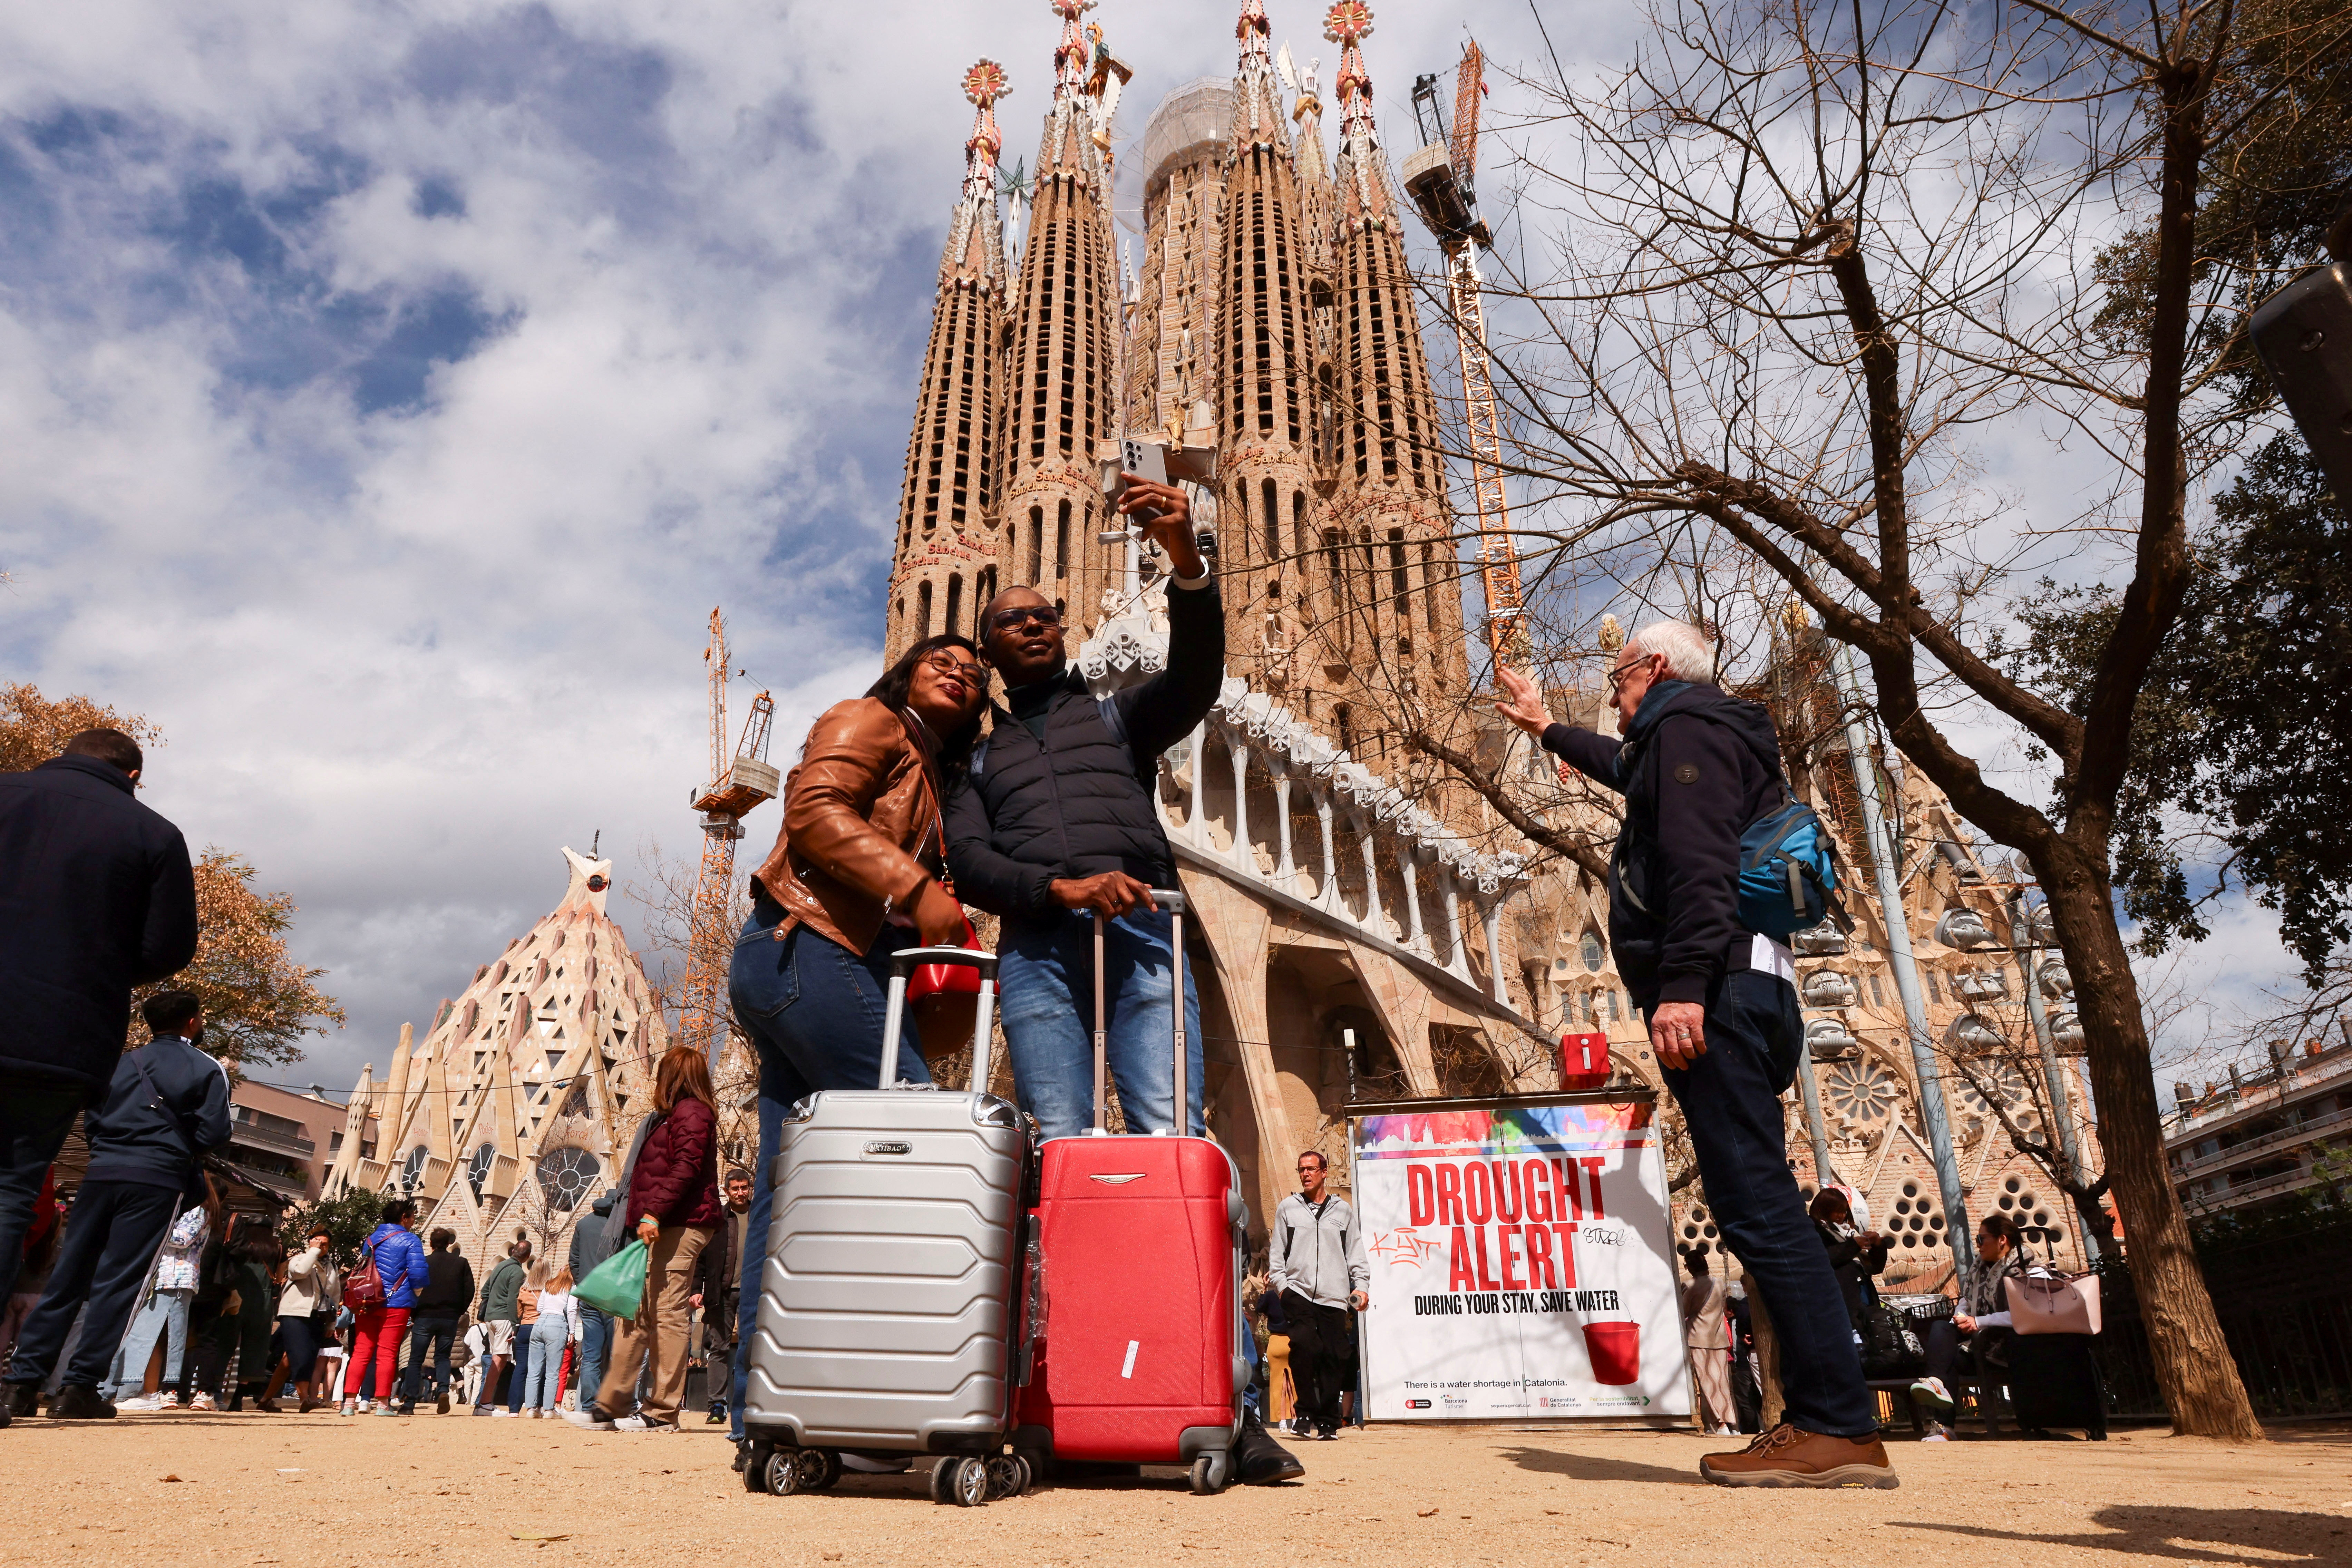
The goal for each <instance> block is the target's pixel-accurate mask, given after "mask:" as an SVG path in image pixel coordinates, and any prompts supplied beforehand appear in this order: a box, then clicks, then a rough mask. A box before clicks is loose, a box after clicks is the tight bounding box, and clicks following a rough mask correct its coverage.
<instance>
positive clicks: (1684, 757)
mask: <svg viewBox="0 0 2352 1568" xmlns="http://www.w3.org/2000/svg"><path fill="white" fill-rule="evenodd" d="M1497 673H1498V675H1499V676H1500V677H1501V679H1502V683H1503V688H1504V690H1505V691H1506V692H1507V695H1508V697H1509V700H1508V701H1505V702H1498V703H1496V708H1497V709H1498V710H1500V711H1501V713H1502V714H1503V716H1504V717H1505V718H1507V719H1508V720H1510V721H1511V722H1513V723H1514V724H1517V726H1518V727H1519V728H1520V729H1522V730H1525V731H1527V732H1528V734H1530V735H1534V736H1536V737H1537V738H1538V740H1539V741H1540V742H1541V743H1542V745H1543V747H1544V749H1545V750H1546V751H1548V752H1553V753H1555V754H1556V755H1558V756H1559V757H1562V758H1564V759H1566V760H1567V762H1569V763H1570V764H1571V765H1573V766H1574V767H1575V768H1576V769H1578V771H1580V772H1581V773H1583V774H1584V775H1585V776H1586V777H1588V778H1590V779H1591V780H1592V781H1593V782H1594V783H1596V784H1603V785H1605V786H1607V787H1608V788H1610V789H1612V790H1615V791H1617V792H1618V793H1619V794H1621V795H1623V796H1624V797H1625V821H1624V826H1623V827H1622V829H1621V830H1620V831H1619V833H1618V837H1617V847H1616V849H1615V852H1614V853H1613V855H1612V858H1611V860H1610V867H1609V937H1610V943H1611V945H1612V947H1613V948H1614V949H1615V951H1616V957H1617V973H1618V974H1619V975H1620V976H1621V977H1622V979H1623V980H1624V982H1625V988H1626V990H1627V991H1629V992H1631V993H1632V994H1633V1002H1634V1005H1636V1006H1638V1007H1640V1008H1641V1009H1642V1011H1643V1016H1645V1017H1647V1018H1648V1020H1649V1025H1650V1042H1651V1046H1652V1047H1653V1049H1654V1051H1655V1053H1656V1056H1657V1059H1658V1065H1659V1066H1660V1067H1661V1068H1664V1078H1665V1080H1666V1085H1667V1087H1668V1088H1669V1089H1672V1090H1673V1091H1674V1095H1675V1102H1676V1103H1677V1104H1679V1105H1680V1106H1681V1107H1682V1109H1683V1115H1684V1118H1685V1121H1687V1123H1688V1125H1689V1128H1690V1138H1691V1147H1692V1149H1693V1151H1694V1152H1696V1155H1697V1156H1698V1168H1699V1178H1700V1180H1701V1181H1703V1182H1704V1183H1705V1184H1706V1202H1707V1208H1708V1211H1709V1213H1710V1214H1711V1215H1712V1217H1713V1218H1714V1220H1715V1222H1716V1224H1717V1225H1718V1226H1721V1227H1722V1231H1723V1238H1724V1243H1725V1245H1726V1246H1727V1247H1728V1248H1729V1249H1730V1250H1731V1251H1732V1252H1733V1253H1734V1254H1736V1255H1737V1256H1738V1258H1739V1261H1740V1263H1741V1265H1742V1266H1743V1267H1744V1268H1746V1269H1747V1272H1748V1288H1749V1289H1750V1290H1751V1291H1752V1292H1754V1293H1755V1294H1756V1295H1757V1296H1759V1297H1760V1298H1761V1299H1762V1300H1763V1302H1764V1304H1765V1306H1766V1308H1767V1310H1769V1312H1770V1314H1771V1319H1772V1329H1773V1332H1774V1335H1775V1336H1776V1337H1777V1338H1778V1340H1779V1342H1780V1375H1781V1381H1782V1384H1783V1385H1784V1388H1785V1391H1786V1395H1787V1398H1786V1404H1787V1410H1786V1413H1785V1419H1784V1420H1783V1421H1782V1423H1781V1424H1780V1426H1776V1427H1775V1428H1773V1429H1772V1430H1771V1431H1769V1432H1767V1433H1765V1434H1764V1435H1763V1436H1759V1437H1758V1438H1757V1439H1756V1441H1755V1442H1753V1443H1751V1444H1749V1445H1748V1447H1747V1448H1746V1449H1745V1450H1744V1451H1742V1452H1738V1453H1724V1454H1709V1455H1707V1456H1706V1457H1705V1458H1702V1459H1701V1460H1700V1462H1699V1473H1700V1475H1702V1476H1704V1477H1705V1478H1706V1479H1708V1480H1710V1481H1713V1482H1716V1483H1717V1484H1718V1485H1722V1486H1812V1487H1837V1486H1864V1487H1892V1486H1894V1485H1895V1484H1896V1481H1895V1471H1894V1468H1893V1467H1892V1466H1890V1465H1889V1464H1888V1463H1887V1461H1886V1450H1885V1447H1884V1446H1883V1445H1881V1443H1880V1442H1879V1438H1878V1413H1877V1409H1876V1406H1875V1404H1874V1401H1873V1400H1872V1398H1871V1396H1870V1391H1869V1388H1868V1387H1867V1385H1866V1384H1864V1381H1863V1373H1862V1358H1861V1355H1860V1353H1859V1352H1857V1350H1856V1349H1855V1346H1854V1342H1853V1330H1852V1328H1851V1326H1850V1325H1849V1324H1848V1322H1847V1320H1846V1312H1845V1303H1844V1300H1843V1296H1842V1295H1841V1294H1840V1290H1839V1287H1838V1281H1837V1276H1836V1275H1835V1274H1834V1273H1832V1271H1831V1269H1830V1264H1829V1257H1828V1255H1827V1254H1826V1253H1825V1252H1823V1251H1822V1245H1821V1241H1820V1239H1819V1237H1817V1236H1816V1234H1815V1233H1814V1230H1813V1224H1812V1221H1811V1218H1810V1217H1809V1216H1808V1215H1807V1214H1806V1212H1805V1201H1804V1197H1803V1194H1801V1193H1800V1192H1799V1191H1798V1190H1797V1181H1796V1177H1795V1176H1794V1175H1792V1174H1791V1173H1790V1170H1789V1159H1788V1152H1787V1147H1786V1145H1785V1142H1783V1133H1782V1131H1781V1120H1780V1095H1781V1093H1782V1091H1783V1090H1785V1089H1787V1088H1788V1087H1789V1085H1790V1082H1791V1080H1792V1079H1794V1077H1795V1074H1796V1068H1797V1053H1798V1049H1799V1047H1800V1046H1801V1043H1802V1040H1803V1022H1802V1018H1801V1015H1800V1014H1799V1012H1798V1009H1797V991H1796V984H1795V978H1796V969H1795V964H1794V963H1793V962H1792V961H1791V957H1790V952H1789V950H1788V948H1786V947H1785V946H1783V945H1781V944H1780V942H1775V941H1774V940H1772V939H1771V938H1770V937H1769V936H1767V935H1765V934H1763V933H1761V932H1759V931H1750V930H1748V928H1747V927H1745V926H1743V925H1742V924H1741V923H1740V921H1739V857H1740V846H1739V841H1740V836H1741V834H1742V833H1743V832H1744V831H1745V830H1746V829H1747V827H1748V825H1749V824H1751V823H1754V822H1756V821H1758V820H1759V819H1760V818H1762V817H1764V816H1769V815H1770V814H1771V813H1773V812H1775V811H1777V810H1779V809H1780V806H1781V805H1783V804H1784V802H1785V801H1786V799H1787V796H1786V795H1785V793H1784V792H1785V788H1786V786H1785V784H1784V781H1783V775H1782V773H1781V769H1780V739H1779V737H1778V736H1776V735H1775V734H1774V733H1773V730H1772V720H1771V716H1770V715H1769V714H1768V713H1766V712H1765V710H1763V709H1762V708H1760V707H1759V706H1758V705H1757V704H1755V703H1753V702H1746V701H1742V700H1739V699H1738V698H1736V697H1730V696H1727V695H1726V694H1725V693H1724V692H1723V691H1722V689H1719V688H1718V687H1717V686H1716V684H1715V679H1716V652H1715V645H1714V643H1713V642H1712V641H1711V640H1710V639H1709V638H1708V637H1707V636H1706V633H1705V632H1702V631H1700V630H1699V629H1698V628H1697V627H1696V626H1689V625H1686V624H1685V623H1683V622H1680V621H1660V622H1657V623H1655V624H1654V625H1651V626H1643V628H1642V629H1641V630H1640V631H1638V632H1636V633H1634V634H1633V637H1629V638H1628V639H1626V642H1625V646H1624V647H1623V648H1622V649H1621V650H1619V653H1618V656H1617V660H1616V667H1615V668H1613V669H1612V670H1611V671H1610V672H1609V690H1610V697H1611V700H1612V702H1613V703H1614V705H1615V707H1616V709H1617V715H1618V719H1619V721H1621V724H1622V729H1623V738H1622V740H1616V739H1612V738H1609V737H1606V736H1602V735H1598V734H1595V733H1594V732H1593V731H1590V730H1582V729H1579V728H1577V727H1575V726H1574V725H1570V724H1556V723H1554V722H1552V719H1551V715H1550V714H1549V713H1548V712H1546V711H1545V710H1544V704H1543V696H1542V693H1541V692H1540V691H1538V689H1537V688H1536V684H1535V682H1533V681H1532V680H1529V679H1527V678H1526V677H1525V676H1522V675H1519V674H1518V673H1517V672H1516V671H1513V670H1509V669H1502V670H1498V671H1497Z"/></svg>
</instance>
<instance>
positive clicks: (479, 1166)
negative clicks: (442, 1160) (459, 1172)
mask: <svg viewBox="0 0 2352 1568" xmlns="http://www.w3.org/2000/svg"><path fill="white" fill-rule="evenodd" d="M498 1157H499V1152H498V1149H497V1148H496V1147H495V1146H494V1145H492V1144H488V1143H484V1144H482V1145H481V1146H480V1147H478V1148H477V1149H476V1150H475V1151H474V1157H473V1158H472V1159H470V1160H468V1161H467V1162H466V1184H467V1186H469V1187H471V1188H473V1189H474V1201H475V1202H476V1203H480V1202H481V1201H482V1184H483V1183H485V1182H487V1181H488V1180H489V1179H490V1167H491V1165H493V1164H495V1163H497V1162H498Z"/></svg>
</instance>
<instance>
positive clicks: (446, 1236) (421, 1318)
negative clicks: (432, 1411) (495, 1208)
mask: <svg viewBox="0 0 2352 1568" xmlns="http://www.w3.org/2000/svg"><path fill="white" fill-rule="evenodd" d="M431 1240H432V1244H433V1250H432V1251H431V1252H430V1253H429V1254H427V1255H426V1257H425V1289H422V1290H419V1291H418V1292H417V1293H416V1306H415V1315H414V1316H412V1317H411V1318H410V1319H409V1320H408V1370H407V1371H406V1372H404V1373H402V1374H401V1385H400V1413H401V1414H402V1415H415V1412H416V1396H417V1395H418V1394H420V1393H422V1392H424V1387H425V1362H426V1361H427V1360H428V1359H430V1360H431V1361H432V1363H433V1386H434V1388H435V1389H436V1391H438V1395H439V1397H438V1400H437V1405H438V1408H439V1411H440V1414H442V1415H448V1414H449V1393H450V1389H451V1387H452V1386H453V1385H452V1384H451V1382H450V1379H449V1351H450V1347H451V1346H452V1345H454V1344H455V1343H456V1342H457V1321H458V1320H459V1319H461V1318H463V1317H464V1316H465V1315H466V1309H467V1307H469V1306H471V1305H472V1304H473V1300H474V1266H473V1265H472V1264H470V1263H468V1262H467V1261H466V1257H465V1254H463V1253H461V1252H459V1251H458V1250H457V1232H456V1231H454V1230H449V1229H446V1228H443V1229H438V1230H436V1231H435V1232H434V1233H433V1235H432V1237H431Z"/></svg>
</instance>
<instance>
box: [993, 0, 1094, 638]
mask: <svg viewBox="0 0 2352 1568" xmlns="http://www.w3.org/2000/svg"><path fill="white" fill-rule="evenodd" d="M1051 5H1052V7H1053V10H1054V13H1055V15H1056V16H1059V17H1061V19H1062V35H1061V41H1060V43H1059V44H1057V45H1056V46H1055V50H1054V101H1053V103H1052V104H1051V105H1050V106H1049V107H1048V109H1047V110H1046V113H1045V135H1044V138H1043V140H1042V141H1041V142H1040V143H1039V145H1038V149H1037V163H1036V174H1035V184H1034V189H1033V190H1032V193H1031V195H1030V209H1029V232H1028V236H1027V238H1026V240H1025V242H1024V246H1023V247H1022V254H1021V276H1020V279H1019V281H1018V283H1017V285H1016V286H1015V290H1014V294H1013V305H1012V311H1013V353H1012V358H1011V363H1010V367H1009V374H1010V376H1011V387H1010V398H1009V401H1008V404H1007V409H1006V416H1005V426H1004V435H1003V452H1004V456H1003V473H1004V501H1003V518H1004V531H1003V535H1002V537H1001V539H1000V541H999V542H998V546H997V561H998V563H999V567H1000V569H1001V571H1002V572H1003V582H1004V584H1005V585H1006V586H1008V587H1009V586H1011V585H1013V584H1028V585H1031V586H1034V587H1035V588H1036V589H1037V591H1038V592H1039V593H1041V594H1043V595H1045V596H1046V597H1047V598H1049V599H1052V600H1055V602H1056V603H1057V604H1058V605H1060V606H1061V608H1062V609H1063V611H1064V613H1065V614H1066V616H1067V617H1068V621H1069V623H1070V624H1071V626H1072V627H1073V633H1074V635H1073V637H1072V639H1071V640H1072V641H1074V642H1075V641H1077V640H1078V639H1079V636H1080V635H1082V634H1081V632H1080V628H1082V627H1083V626H1084V625H1085V624H1087V622H1089V621H1090V620H1091V618H1092V617H1093V616H1094V615H1095V614H1096V612H1097V609H1098V608H1099V606H1100V600H1101V594H1102V590H1103V588H1104V586H1105V585H1106V574H1105V570H1104V567H1103V562H1104V560H1105V558H1106V557H1105V552H1104V551H1103V550H1102V549H1101V548H1100V547H1099V545H1098V544H1097V542H1096V538H1095V536H1096V534H1097V531H1099V527H1100V521H1099V520H1100V518H1101V515H1102V509H1103V494H1102V483H1101V479H1100V477H1099V474H1098V472H1097V468H1096V467H1095V461H1096V457H1097V452H1098V451H1099V450H1100V448H1101V447H1102V446H1103V444H1104V443H1106V442H1110V441H1115V440H1116V439H1117V438H1118V434H1119V432H1118V334H1117V322H1118V285H1117V281H1116V278H1115V270H1114V258H1113V256H1112V253H1111V236H1110V218H1109V214H1108V201H1109V196H1110V180H1109V163H1108V147H1109V142H1110V137H1109V121H1110V110H1111V107H1112V105H1113V104H1114V103H1115V101H1116V94H1117V87H1116V86H1115V85H1114V84H1116V83H1117V82H1118V81H1120V80H1122V79H1123V78H1122V77H1121V76H1120V74H1119V69H1120V68H1118V66H1117V63H1116V62H1115V61H1113V60H1112V59H1111V58H1110V57H1109V52H1108V50H1107V49H1105V48H1104V47H1102V45H1101V42H1100V36H1099V33H1098V32H1097V30H1095V29H1092V28H1084V29H1082V28H1081V27H1080V26H1079V18H1080V17H1082V16H1085V14H1086V13H1087V12H1088V11H1090V10H1092V9H1093V8H1094V5H1095V0H1051ZM1090 35H1091V36H1090Z"/></svg>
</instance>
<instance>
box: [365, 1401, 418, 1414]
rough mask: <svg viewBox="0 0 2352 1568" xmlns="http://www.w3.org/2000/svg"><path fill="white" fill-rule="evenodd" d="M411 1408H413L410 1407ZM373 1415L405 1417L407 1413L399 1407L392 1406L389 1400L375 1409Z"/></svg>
mask: <svg viewBox="0 0 2352 1568" xmlns="http://www.w3.org/2000/svg"><path fill="white" fill-rule="evenodd" d="M411 1408H414V1407H413V1406H412V1407H411ZM375 1413H376V1414H377V1415H407V1414H408V1411H406V1410H403V1409H402V1408H401V1407H400V1406H399V1405H394V1403H393V1402H392V1401H391V1400H389V1399H387V1400H385V1401H384V1402H383V1404H382V1405H377V1406H376V1407H375Z"/></svg>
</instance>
